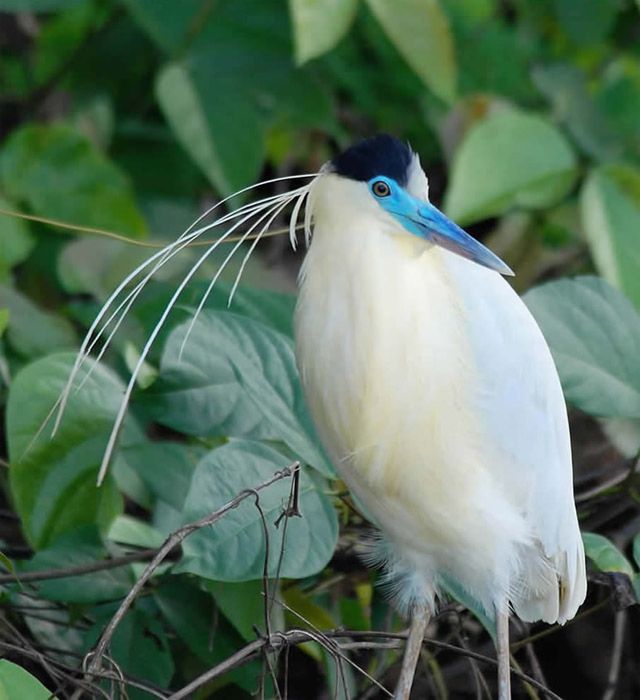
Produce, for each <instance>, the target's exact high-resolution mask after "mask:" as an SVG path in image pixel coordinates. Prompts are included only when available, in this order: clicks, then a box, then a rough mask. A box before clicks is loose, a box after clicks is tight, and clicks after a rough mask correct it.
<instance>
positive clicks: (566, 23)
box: [554, 0, 622, 44]
mask: <svg viewBox="0 0 640 700" xmlns="http://www.w3.org/2000/svg"><path fill="white" fill-rule="evenodd" d="M554 5H555V11H556V16H557V18H558V22H559V24H560V26H561V27H562V28H563V29H564V30H565V32H566V33H567V34H568V35H569V37H570V38H571V39H572V40H573V41H575V42H576V43H578V44H595V43H597V42H599V41H602V40H603V39H605V38H606V36H607V35H608V34H609V33H610V32H611V30H612V28H613V26H614V23H615V20H616V17H617V16H618V14H619V12H620V10H621V9H622V6H621V5H620V4H619V3H617V2H611V0H582V2H581V3H580V4H579V5H578V4H576V3H575V0H554Z"/></svg>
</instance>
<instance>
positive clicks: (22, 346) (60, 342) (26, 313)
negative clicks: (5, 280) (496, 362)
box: [0, 285, 76, 357]
mask: <svg viewBox="0 0 640 700" xmlns="http://www.w3.org/2000/svg"><path fill="white" fill-rule="evenodd" d="M3 306H4V307H6V308H7V309H9V327H8V329H7V337H8V340H9V342H10V343H11V346H12V347H13V348H14V349H15V350H16V351H17V352H18V353H19V354H21V355H24V356H25V357H39V356H41V355H45V354H47V353H50V352H52V351H54V350H63V349H68V348H71V347H73V346H74V345H75V344H76V334H75V332H74V330H73V327H72V326H71V324H70V323H69V322H68V321H67V319H65V318H64V316H60V315H55V314H53V313H49V312H47V311H43V310H42V309H41V308H39V307H38V306H36V304H34V302H33V301H31V299H29V298H28V297H26V296H24V295H23V294H22V293H20V292H19V291H18V290H17V289H13V288H12V287H7V286H4V285H0V307H3Z"/></svg>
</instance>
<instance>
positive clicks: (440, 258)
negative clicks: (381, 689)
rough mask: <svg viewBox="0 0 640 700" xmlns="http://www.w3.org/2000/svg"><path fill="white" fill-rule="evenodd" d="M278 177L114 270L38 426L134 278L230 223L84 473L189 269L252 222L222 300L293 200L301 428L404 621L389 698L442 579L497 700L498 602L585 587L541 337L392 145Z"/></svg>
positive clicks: (577, 599)
mask: <svg viewBox="0 0 640 700" xmlns="http://www.w3.org/2000/svg"><path fill="white" fill-rule="evenodd" d="M295 178H302V179H304V178H308V179H309V182H308V183H307V184H303V185H302V186H300V187H297V188H296V189H294V190H293V191H291V192H287V193H284V194H281V195H274V196H271V197H267V198H265V199H262V200H259V201H258V202H255V203H253V204H246V205H244V206H242V207H240V208H239V209H238V210H236V211H235V212H232V213H230V214H227V215H225V216H222V217H221V218H219V219H217V220H216V221H214V222H213V223H212V224H208V225H204V226H201V227H200V228H197V229H195V228H194V227H195V224H194V226H192V227H190V228H189V229H188V230H187V231H186V232H185V233H184V234H183V235H182V236H180V237H179V238H178V239H177V240H176V241H175V242H173V243H171V244H169V245H168V246H167V247H166V248H165V249H163V250H161V251H159V252H158V253H156V254H154V255H153V256H151V257H150V258H149V259H148V260H147V261H146V262H144V263H143V264H141V265H140V266H138V267H137V268H136V269H135V270H134V271H133V272H131V273H130V274H129V275H128V276H127V277H126V278H125V279H124V280H123V282H122V283H121V284H120V285H119V286H118V288H117V289H116V290H115V291H114V293H113V294H112V295H111V296H110V297H109V299H108V300H107V302H106V303H105V305H104V306H103V308H102V310H101V311H100V313H99V314H98V316H97V318H96V320H95V321H94V323H93V324H92V326H91V328H90V329H89V332H88V333H87V336H86V338H85V340H84V342H83V344H82V347H81V351H80V353H79V355H78V358H77V360H76V363H75V365H74V368H73V370H72V373H71V376H70V377H69V380H68V383H67V386H66V388H65V390H64V392H63V393H62V395H61V397H60V400H59V401H58V417H57V420H56V423H55V427H54V431H55V429H56V427H57V425H58V424H59V422H60V419H61V417H62V414H63V411H64V408H65V405H66V403H67V400H68V397H69V395H70V392H71V391H72V389H74V388H76V387H75V383H74V382H75V380H76V379H77V378H78V376H79V370H80V368H81V367H82V366H83V365H84V363H85V362H86V361H87V359H88V356H89V353H90V352H91V351H92V350H93V349H94V348H95V347H96V345H97V344H98V342H99V341H100V339H101V338H103V337H105V336H106V342H105V343H104V346H103V347H102V349H101V350H100V352H99V354H98V359H100V357H101V356H102V354H103V353H104V351H105V349H106V346H107V345H108V344H109V342H110V340H111V338H112V337H113V335H114V334H115V332H116V331H117V330H118V328H119V326H120V325H121V323H122V320H123V318H124V316H125V315H126V313H127V312H128V310H129V309H130V308H131V306H132V305H133V303H134V302H135V301H136V299H137V297H138V296H139V294H140V293H141V291H142V290H143V289H144V287H145V285H146V284H147V282H148V281H149V280H150V279H151V278H152V276H153V274H154V273H155V272H156V271H157V270H158V269H159V268H160V267H161V266H162V265H164V264H165V263H166V262H167V261H168V260H170V259H171V258H172V257H173V256H175V255H176V254H177V253H179V252H180V251H181V250H182V249H184V248H185V247H186V246H188V245H189V244H190V243H191V242H193V241H195V240H196V239H197V238H198V237H199V236H201V235H202V234H203V233H205V232H207V231H209V230H211V229H212V228H214V227H216V226H220V225H222V224H225V223H229V222H231V221H234V223H233V225H231V226H230V227H229V228H228V229H227V230H226V231H225V233H224V234H223V235H222V236H221V237H220V238H218V239H217V240H216V241H215V242H213V243H212V244H211V245H210V246H209V247H208V248H207V249H206V250H205V252H204V253H203V254H202V255H201V256H200V257H199V258H198V260H197V261H196V263H195V264H194V265H193V267H192V268H191V269H190V270H189V271H188V273H187V274H186V276H185V278H184V279H183V281H182V282H181V283H180V284H179V285H178V287H177V289H176V291H175V294H174V295H173V296H172V298H171V300H170V301H169V303H168V305H167V307H166V308H165V310H164V311H163V313H162V314H161V316H160V318H159V320H158V323H157V325H156V326H155V328H154V329H153V331H152V332H151V334H150V336H149V338H148V340H147V342H146V344H145V346H144V348H143V349H142V352H141V353H140V356H139V359H138V362H137V364H136V366H135V367H134V370H133V372H132V376H131V379H130V382H129V385H128V387H127V390H126V391H125V394H124V397H123V400H122V405H121V408H120V411H119V413H118V416H117V418H116V421H115V424H114V427H113V431H112V434H111V438H110V440H109V443H108V446H107V449H106V451H105V455H104V459H103V464H102V468H101V470H100V475H99V480H101V479H102V477H103V476H104V472H105V470H106V467H107V464H108V463H109V461H110V458H111V455H112V453H113V449H114V445H115V442H116V438H117V435H118V432H119V429H120V426H121V424H122V421H123V419H124V415H125V412H126V407H127V403H128V400H129V398H130V395H131V392H132V391H133V388H134V387H135V382H136V378H137V375H138V374H139V372H140V370H141V368H142V366H143V363H144V360H145V358H146V356H147V354H148V352H149V350H150V348H151V345H152V344H153V342H154V341H155V339H156V337H157V335H158V333H159V331H160V328H161V327H162V325H163V323H164V322H165V320H166V319H167V317H168V315H169V313H170V311H171V309H172V308H173V307H174V306H175V304H176V301H177V299H178V297H179V295H180V293H181V292H182V290H183V289H184V288H185V287H186V285H187V284H188V282H189V280H190V279H192V277H193V276H194V275H195V273H196V271H197V270H198V269H199V268H200V267H201V265H202V263H203V262H204V261H205V260H206V259H207V258H208V256H209V255H210V254H211V253H212V252H213V251H214V250H215V249H216V248H217V247H218V246H219V245H220V244H222V243H223V242H225V241H228V240H229V237H230V235H231V234H232V233H233V232H234V231H237V230H238V229H239V228H240V227H241V226H242V225H243V224H244V223H245V222H246V221H249V220H251V219H252V218H254V217H257V218H255V220H254V222H253V223H252V224H251V226H249V228H248V229H247V230H246V231H245V232H244V233H243V234H242V235H241V236H240V237H239V241H238V242H237V244H236V245H235V246H234V247H233V249H232V250H231V252H230V253H229V255H228V256H227V257H226V259H225V261H224V263H223V265H222V267H224V266H226V265H227V263H228V262H229V260H231V258H232V257H233V255H234V253H235V252H236V251H237V250H238V249H239V247H240V245H241V244H242V242H243V241H245V240H249V238H250V237H251V235H252V234H253V236H254V238H255V240H254V242H253V244H252V245H251V246H250V248H249V251H248V252H247V254H246V255H245V257H244V259H243V261H242V264H241V265H240V270H239V272H238V276H237V278H236V281H235V283H234V285H233V287H232V291H231V296H233V293H234V292H235V289H236V287H237V284H238V281H239V279H240V275H241V274H242V270H243V269H244V266H245V264H246V261H247V259H248V257H249V255H251V253H252V252H253V250H254V249H255V247H256V244H257V242H258V240H259V239H260V237H261V236H262V235H263V234H264V233H265V231H267V230H268V228H269V226H270V225H271V223H272V222H273V221H274V220H275V218H276V217H277V215H278V214H279V213H280V212H281V211H282V210H283V209H284V208H285V207H286V206H287V205H288V204H291V203H294V202H295V205H294V208H293V212H292V215H291V224H290V232H291V238H292V244H294V245H295V229H296V223H297V219H298V216H299V213H300V211H301V209H302V207H303V205H304V203H305V200H306V210H305V217H304V218H305V233H306V238H307V243H308V244H309V249H308V252H307V254H306V258H305V260H304V264H303V267H302V271H301V275H300V295H299V299H298V303H297V307H296V318H295V321H296V323H295V330H296V354H297V361H298V365H299V369H300V375H301V378H302V384H303V387H304V390H305V394H306V398H307V402H308V404H309V407H310V410H311V412H312V415H313V418H314V420H315V423H316V426H317V428H318V432H319V434H320V437H321V440H322V442H323V443H324V445H325V447H326V449H327V451H328V452H329V454H330V456H331V458H332V460H333V462H334V464H335V466H336V468H337V470H338V472H339V473H340V475H341V476H342V478H343V480H344V481H345V483H346V484H347V485H348V487H349V488H350V489H351V491H352V492H353V494H354V495H355V497H356V498H357V500H358V502H359V503H360V504H361V505H362V506H363V508H364V509H365V510H366V513H367V515H368V516H369V517H370V518H371V519H372V521H373V523H374V524H375V525H376V526H377V527H378V528H379V530H380V532H381V539H380V541H379V542H378V546H377V550H376V553H375V555H374V557H375V558H376V559H377V560H378V561H379V562H380V563H382V564H383V565H384V567H385V568H386V577H387V579H388V581H390V582H391V583H392V584H393V591H394V592H395V599H396V602H397V604H398V607H399V608H400V609H401V610H403V611H405V612H407V613H409V614H410V615H411V617H412V624H411V632H410V636H409V640H408V643H407V646H406V650H405V656H404V660H403V671H402V674H401V678H402V679H403V681H402V683H401V684H400V686H399V688H398V690H397V695H396V697H398V698H406V697H408V694H409V690H410V685H411V681H412V678H413V673H414V669H415V664H416V662H417V658H418V653H419V650H420V648H421V644H422V639H423V635H424V631H425V629H426V624H427V620H428V616H429V614H430V613H432V612H433V610H434V607H435V603H436V598H437V596H438V594H439V592H440V589H441V587H442V585H443V583H444V582H446V581H454V582H456V584H457V585H458V587H460V588H461V589H463V590H464V591H466V593H468V594H469V595H470V596H472V597H473V598H474V599H475V600H476V601H478V603H479V604H480V605H481V606H482V607H483V608H484V609H485V610H486V612H487V613H488V614H489V615H490V616H492V617H493V616H495V618H496V620H497V648H498V667H499V672H498V677H499V690H500V698H501V699H502V700H505V699H506V698H508V697H510V684H509V646H508V618H509V614H510V611H513V612H515V614H516V615H518V616H519V617H520V618H521V619H522V620H525V621H536V620H544V621H545V622H548V623H554V622H559V623H563V622H566V621H567V620H569V619H570V618H572V617H573V616H574V615H575V613H576V611H577V609H578V607H579V606H580V604H581V603H582V601H583V600H584V597H585V594H586V576H585V562H584V551H583V546H582V540H581V537H580V531H579V528H578V521H577V517H576V511H575V506H574V502H573V489H572V467H571V447H570V442H569V428H568V422H567V413H566V408H565V403H564V399H563V395H562V391H561V387H560V382H559V380H558V375H557V372H556V369H555V366H554V363H553V360H552V357H551V354H550V352H549V349H548V347H547V344H546V342H545V340H544V338H543V336H542V333H541V331H540V329H539V328H538V326H537V324H536V322H535V320H534V319H533V317H532V316H531V314H530V313H529V311H528V310H527V308H526V306H525V305H524V303H523V302H522V301H521V300H520V298H519V297H518V295H517V294H516V293H515V292H514V291H513V290H512V288H511V287H510V286H509V284H507V282H506V281H505V280H504V279H503V277H502V274H512V273H511V270H510V269H509V268H508V267H507V266H506V265H505V264H504V263H503V262H502V261H501V260H500V259H499V258H498V257H496V256H495V255H494V254H493V253H492V252H491V251H489V250H488V249H487V248H485V247H484V246H483V245H481V244H480V243H478V242H477V241H476V240H475V239H473V238H472V237H471V236H469V235H468V234H467V233H465V232H464V231H463V230H462V229H461V228H459V227H458V226H457V225H456V224H454V223H453V222H452V221H450V220H449V219H448V218H447V217H446V216H445V215H444V214H443V213H441V212H440V211H439V210H438V209H436V208H435V207H434V206H433V205H432V204H430V202H429V197H428V182H427V178H426V176H425V174H424V172H423V171H422V168H421V167H420V162H419V159H418V157H417V155H416V154H414V153H413V152H412V151H411V149H410V148H409V147H408V146H406V145H405V144H403V143H401V142H400V141H398V140H396V139H394V138H392V137H390V136H385V135H382V136H377V137H374V138H372V139H368V140H366V141H363V142H361V143H359V144H357V145H355V146H353V147H352V148H350V149H348V150H347V151H345V152H344V153H342V154H340V155H339V156H337V157H336V158H334V159H333V160H332V161H330V162H329V163H327V164H326V165H325V166H324V167H323V168H322V170H321V171H320V172H319V173H312V174H309V175H300V176H290V177H288V178H279V179H295ZM268 182H274V181H267V183H268ZM261 184H266V183H258V185H256V186H255V187H257V186H259V185H261ZM245 189H246V190H249V189H253V188H245ZM243 191H245V190H243ZM227 199H229V198H227ZM224 201H226V200H223V202H224ZM221 203H222V202H221ZM221 203H220V204H221ZM216 206H219V205H216ZM201 219H202V217H201ZM198 223H200V219H199V220H198V222H196V224H198ZM221 271H222V268H221V269H220V270H218V272H217V273H216V275H215V277H214V278H213V280H212V281H211V284H210V285H209V288H208V290H207V292H206V294H205V295H204V297H203V298H202V301H201V303H200V305H199V306H198V309H197V311H196V314H195V316H194V318H193V320H192V324H191V325H192V326H193V323H195V318H196V317H197V313H198V312H199V311H200V310H201V309H202V308H203V306H204V303H205V301H206V297H207V296H208V294H209V292H210V291H211V289H212V287H213V285H214V284H215V282H216V280H217V279H218V278H219V275H220V273H221ZM136 280H137V281H136ZM132 282H135V285H134V286H133V287H132V288H130V284H131V283H132ZM114 307H115V308H114ZM188 335H189V334H188V333H187V335H186V337H185V340H184V343H186V342H187V337H188ZM89 371H91V370H89ZM87 376H88V375H87V374H85V375H84V377H83V379H82V380H81V383H82V382H84V381H86V377H87Z"/></svg>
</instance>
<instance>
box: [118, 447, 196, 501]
mask: <svg viewBox="0 0 640 700" xmlns="http://www.w3.org/2000/svg"><path fill="white" fill-rule="evenodd" d="M120 451H121V455H122V457H123V459H124V460H125V461H126V463H127V464H128V465H129V467H131V468H132V469H133V470H134V472H135V473H136V474H137V475H138V476H139V477H140V479H142V481H143V482H144V484H145V486H146V487H147V488H148V489H149V491H151V493H152V494H153V495H154V496H155V497H156V498H158V499H160V500H162V501H165V502H166V503H168V504H169V505H171V506H173V507H174V508H175V509H176V510H182V506H183V504H184V499H185V498H186V497H187V493H188V492H189V487H190V485H191V478H192V476H193V471H194V469H195V467H196V464H197V463H198V461H199V460H200V459H201V458H202V456H203V454H204V449H203V448H201V447H199V446H197V445H188V444H185V443H178V442H143V443H139V444H135V445H130V446H128V447H122V448H121V450H120Z"/></svg>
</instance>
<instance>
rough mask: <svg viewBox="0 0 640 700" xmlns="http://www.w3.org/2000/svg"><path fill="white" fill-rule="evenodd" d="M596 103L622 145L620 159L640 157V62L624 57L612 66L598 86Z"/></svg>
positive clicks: (614, 61)
mask: <svg viewBox="0 0 640 700" xmlns="http://www.w3.org/2000/svg"><path fill="white" fill-rule="evenodd" d="M595 89H596V94H595V101H596V104H597V105H598V107H599V108H600V110H601V111H602V113H603V114H604V115H605V117H606V119H607V122H608V124H609V126H610V128H611V130H612V131H613V132H614V133H615V134H616V136H617V137H618V138H619V139H620V140H621V141H622V143H623V148H622V149H621V152H620V153H619V157H621V158H622V157H625V158H629V157H630V156H633V155H635V156H636V160H637V157H638V156H640V123H638V118H637V116H638V113H640V60H638V58H637V57H636V56H633V55H631V54H624V55H622V56H620V57H619V58H617V59H614V60H613V61H611V62H610V63H609V62H608V63H607V69H606V72H605V73H604V75H603V76H602V80H601V81H600V82H599V83H597V84H596V86H595Z"/></svg>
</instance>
